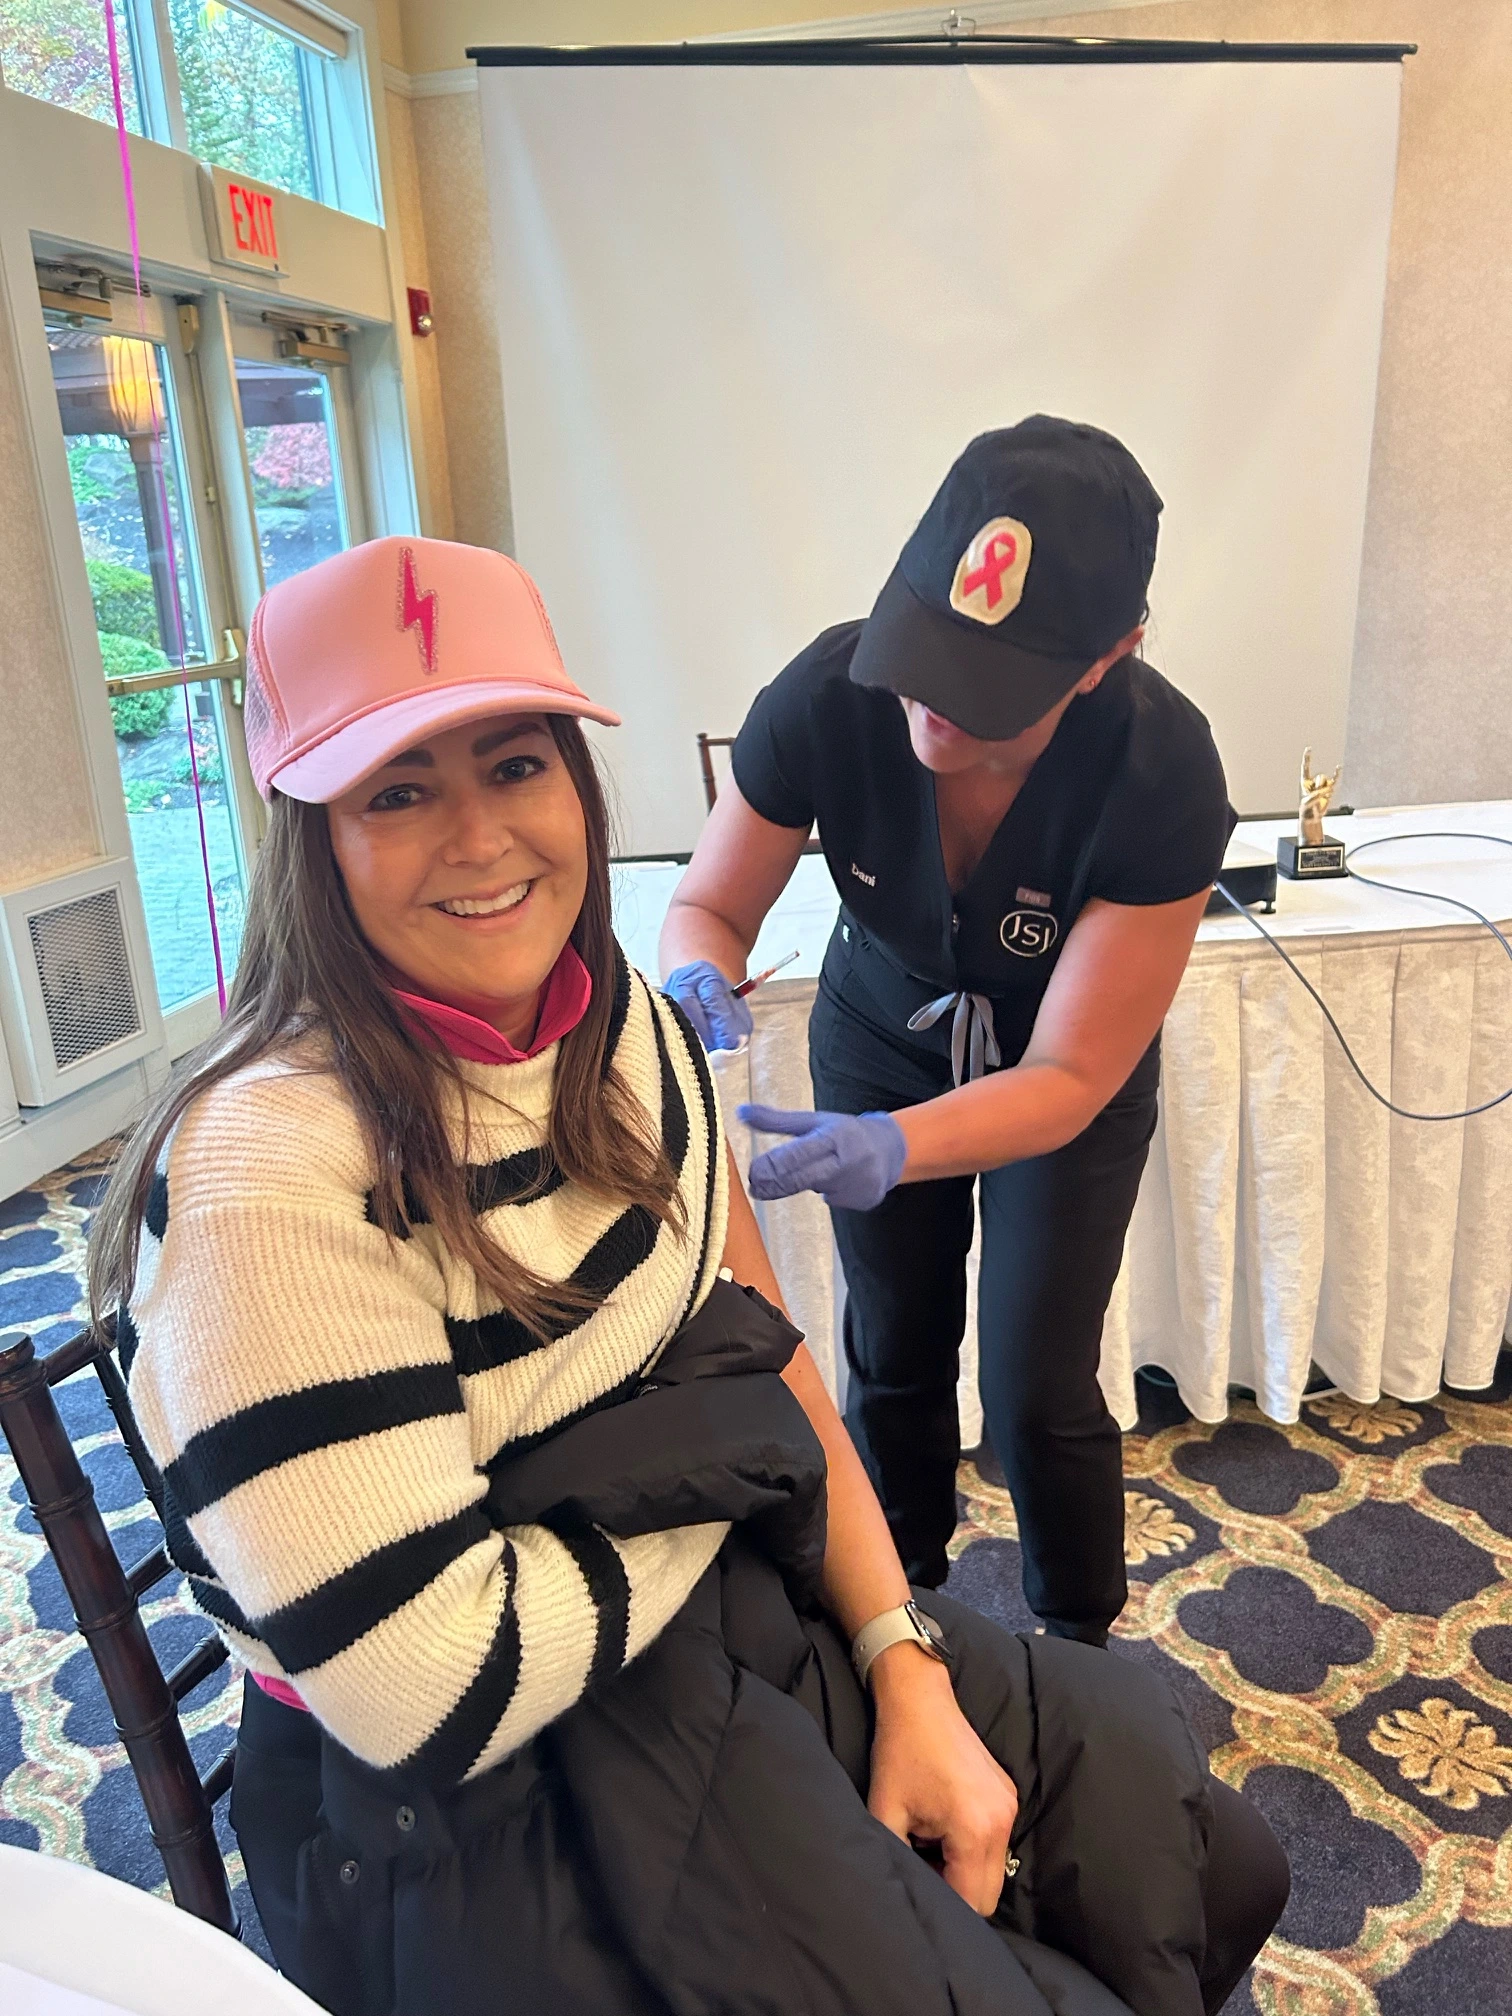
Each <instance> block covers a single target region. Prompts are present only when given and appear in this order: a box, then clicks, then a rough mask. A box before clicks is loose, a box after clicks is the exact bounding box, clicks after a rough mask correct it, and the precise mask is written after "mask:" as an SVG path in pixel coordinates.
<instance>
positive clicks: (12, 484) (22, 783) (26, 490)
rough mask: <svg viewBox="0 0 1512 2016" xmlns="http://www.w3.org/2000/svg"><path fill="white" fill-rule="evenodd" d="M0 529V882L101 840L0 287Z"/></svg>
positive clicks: (66, 859)
mask: <svg viewBox="0 0 1512 2016" xmlns="http://www.w3.org/2000/svg"><path fill="white" fill-rule="evenodd" d="M0 528H3V530H4V534H5V552H6V590H5V620H4V621H3V622H0V888H6V889H9V888H17V887H24V886H25V885H26V884H27V883H31V882H40V881H42V880H44V879H45V878H46V877H47V876H49V875H51V874H55V873H61V872H62V871H63V870H65V869H68V868H76V867H78V866H79V864H80V863H81V862H84V861H88V860H91V859H92V858H93V857H94V856H96V855H97V854H98V853H99V851H100V846H99V837H98V835H97V833H96V830H95V820H94V812H93V809H92V808H93V800H92V797H91V794H90V790H89V785H88V781H87V772H86V769H85V758H84V749H83V744H82V742H81V740H80V736H79V722H78V716H77V714H76V712H75V710H74V697H73V695H74V688H73V681H72V679H71V678H70V676H69V670H68V649H67V645H66V642H65V640H64V635H63V621H62V613H61V611H60V609H59V607H58V601H57V595H56V592H55V588H54V580H53V569H52V560H51V556H50V554H49V552H48V548H47V540H46V533H45V530H44V527H43V523H42V508H41V503H40V500H39V498H38V494H37V477H36V461H35V459H34V457H33V454H32V447H31V437H30V434H29V432H28V430H27V427H26V422H25V415H24V411H23V406H22V391H21V380H20V372H19V368H18V363H17V358H16V352H15V345H14V342H13V332H12V330H11V329H10V327H9V325H8V324H7V322H6V320H5V296H4V292H3V290H0Z"/></svg>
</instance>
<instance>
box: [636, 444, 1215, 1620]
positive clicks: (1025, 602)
mask: <svg viewBox="0 0 1512 2016" xmlns="http://www.w3.org/2000/svg"><path fill="white" fill-rule="evenodd" d="M1160 508H1161V505H1160V499H1159V498H1158V497H1157V495H1156V494H1155V491H1154V489H1153V488H1152V487H1151V484H1150V482H1149V479H1148V478H1147V477H1146V476H1145V474H1144V472H1143V470H1142V469H1141V468H1140V467H1139V465H1138V463H1137V462H1136V461H1135V460H1134V458H1133V456H1132V455H1130V454H1129V452H1128V450H1127V449H1126V448H1124V447H1123V446H1122V445H1121V444H1120V443H1119V442H1117V441H1115V440H1114V439H1113V438H1112V437H1111V436H1110V435H1107V434H1104V433H1101V432H1099V431H1098V430H1097V429H1096V428H1092V427H1085V426H1080V425H1076V424H1073V423H1071V422H1069V421H1065V420H1055V419H1050V418H1047V417H1045V416H1044V415H1036V416H1035V417H1033V418H1031V419H1028V420H1025V421H1023V422H1021V423H1020V424H1019V425H1018V426H1016V427H1010V428H1004V429H1001V430H999V431H997V432H994V433H990V434H984V435H981V436H979V437H978V439H977V440H975V441H973V442H972V443H971V445H970V446H969V447H968V448H967V449H966V451H965V453H964V454H963V455H962V456H961V457H960V459H959V460H958V461H957V462H956V464H955V465H954V467H953V468H952V469H951V470H950V473H949V474H948V475H947V476H946V478H945V481H944V483H943V485H942V486H941V488H940V491H939V493H938V495H937V496H936V497H935V499H934V501H933V503H932V504H931V505H930V507H929V509H928V511H927V512H926V513H925V516H924V518H923V519H922V521H921V522H920V524H919V526H918V528H917V529H916V531H915V532H914V534H913V536H912V537H911V538H910V540H909V541H908V544H907V545H906V546H905V547H904V549H903V553H902V555H901V557H900V559H899V561H898V564H897V566H896V567H895V568H894V569H893V572H892V574H891V576H890V577H889V579H888V581H887V583H886V584H885V586H884V587H883V589H882V592H881V594H880V595H879V597H878V598H877V602H876V606H875V608H874V609H873V610H872V613H871V615H870V616H869V617H868V618H867V619H866V621H865V622H851V623H844V624H840V625H838V626H837V627H836V628H835V629H832V630H827V631H825V632H824V634H823V635H822V636H820V637H818V638H816V639H815V641H814V642H813V643H812V644H811V645H810V646H809V647H808V649H807V650H805V651H803V652H802V653H801V654H800V655H799V656H798V657H797V658H796V659H795V660H794V661H793V663H792V664H791V665H789V666H788V667H787V668H786V670H785V671H783V672H782V673H780V674H779V675H778V677H777V678H776V679H774V680H773V682H772V683H771V685H770V686H767V687H766V688H764V689H763V691H762V692H761V693H760V694H758V696H757V698H756V700H755V703H754V704H753V706H752V708H751V711H750V713H749V714H748V715H747V717H746V721H745V725H744V726H743V728H742V729H741V731H740V735H739V737H738V739H737V740H736V743H735V747H734V751H733V762H732V774H733V782H732V783H731V784H728V785H726V787H725V788H724V789H723V790H721V792H720V794H719V798H718V802H717V804H716V805H715V808H714V810H713V812H712V814H711V815H710V818H709V822H708V825H707V826H706V827H705V829H704V832H703V834H702V836H701V838H700V839H699V842H698V846H697V849H696V851H695V852H694V855H693V859H692V862H691V864H690V865H689V868H688V872H687V874H686V876H685V877H684V878H683V881H682V883H681V885H680V887H679V889H678V892H677V895H676V897H675V898H674V899H673V904H672V908H671V910H670V912H669V914H668V917H667V922H666V927H665V930H664V933H663V937H662V963H663V970H664V971H666V972H667V973H668V975H669V977H668V980H667V982H666V985H667V989H668V991H669V992H670V993H672V994H673V995H674V996H675V997H676V998H678V999H679V1000H680V1001H681V1002H682V1003H683V1005H684V1007H685V1008H686V1009H687V1010H688V1012H689V1014H690V1016H691V1017H692V1019H693V1021H694V1023H695V1025H696V1026H697V1028H698V1030H699V1034H700V1035H701V1036H702V1037H703V1039H704V1041H705V1043H706V1044H707V1045H708V1046H709V1047H710V1048H718V1047H723V1046H727V1045H729V1044H732V1043H734V1042H737V1041H738V1040H739V1038H740V1036H741V1035H742V1034H743V1033H744V1032H745V1031H747V1030H748V1029H749V1027H750V1022H749V1015H748V1013H747V1010H746V1007H745V1003H744V1002H743V1001H741V1000H739V999H737V998H736V997H735V996H734V995H733V993H732V991H731V990H732V987H733V985H734V983H736V982H738V981H739V980H740V979H741V978H742V977H743V975H744V973H745V970H746V960H747V957H748V955H749V952H750V949H751V946H752V944H753V943H754V941H755V938H756V934H757V932H758V930H759V929H760V927H761V923H762V920H763V918H764V917H765V915H766V913H767V911H768V910H769V909H770V907H771V905H772V904H773V903H774V902H775V901H776V899H777V897H778V896H779V895H780V893H781V891H782V889H783V887H784V886H785V884H786V883H787V881H788V878H789V877H790V876H791V874H792V872H793V869H794V867H795V865H796V863H797V861H798V857H799V854H800V852H801V851H802V848H803V846H804V843H805V841H806V840H807V838H808V834H809V831H810V828H811V827H812V826H814V825H815V824H817V826H818V833H819V840H820V843H821V845H822V846H823V849H824V853H825V857H826V859H827V861H828V864H829V868H830V873H831V874H832V875H833V877H834V880H835V886H836V888H837V889H838V890H839V892H840V900H841V911H840V918H839V922H838V923H837V925H836V928H835V933H834V936H833V937H832V939H831V940H830V945H829V949H828V951H827V953H826V955H825V960H824V969H823V972H822V974H821V977H820V981H819V993H818V999H817V1001H816V1003H815V1006H814V1012H813V1016H812V1019H811V1022H810V1026H809V1060H810V1065H811V1069H812V1075H813V1085H814V1106H815V1108H816V1111H815V1112H812V1113H779V1112H774V1111H771V1110H769V1109H764V1108H753V1109H749V1118H750V1119H751V1122H752V1124H753V1125H754V1126H755V1127H756V1128H757V1130H758V1131H759V1132H760V1133H762V1134H763V1135H766V1136H769V1137H770V1136H776V1137H778V1145H776V1146H775V1147H771V1148H769V1149H768V1150H767V1151H766V1153H764V1154H762V1155H760V1156H758V1157H757V1159H756V1161H755V1162H754V1163H753V1164H752V1169H751V1189H752V1192H753V1194H755V1195H757V1196H760V1197H782V1196H789V1195H792V1194H793V1193H794V1192H796V1191H799V1190H816V1191H818V1192H819V1194H820V1195H821V1196H823V1197H824V1198H825V1199H826V1201H827V1202H828V1203H829V1204H830V1206H831V1208H832V1211H833V1217H834V1225H835V1237H836V1240H837V1243H838V1245H839V1249H840V1256H841V1260H842V1263H843V1265H844V1269H845V1279H846V1287H847V1302H846V1310H845V1351H846V1357H847V1361H848V1365H849V1371H850V1382H849V1394H848V1400H847V1412H846V1419H847V1422H848V1425H849V1427H850V1431H851V1434H852V1435H853V1437H854V1438H855V1441H856V1445H857V1447H858V1448H859V1449H860V1451H861V1454H862V1456H863V1458H864V1459H865V1461H866V1464H867V1467H868V1469H869V1471H870V1473H871V1476H872V1479H873V1482H874V1483H875V1485H876V1487H877V1491H878V1494H879V1496H880V1497H881V1500H882V1503H883V1506H884V1508H885V1509H886V1512H887V1517H888V1520H889V1523H890V1525H891V1527H892V1531H893V1536H894V1538H895V1540H896V1542H897V1545H898V1550H899V1552H900V1554H901V1555H902V1557H903V1561H904V1564H905V1566H906V1567H907V1569H908V1573H909V1576H910V1579H911V1580H912V1581H914V1582H916V1583H920V1584H923V1585H925V1586H929V1587H933V1586H935V1585H937V1584H938V1583H940V1582H942V1581H943V1580H944V1579H945V1573H946V1565H947V1564H946V1553H945V1549H946V1544H947V1542H948V1541H949V1539H950V1536H951V1533H952V1531H953V1529H954V1526H955V1516H956V1509H955V1469H956V1460H957V1457H958V1454H959V1437H958V1429H957V1422H956V1402H955V1384H956V1378H957V1358H958V1351H959V1346H960V1342H961V1337H962V1333H963V1330H964V1327H965V1313H966V1257H967V1252H968V1249H969V1247H970V1245H971V1237H972V1203H973V1190H974V1188H975V1187H976V1184H977V1179H978V1178H980V1196H981V1211H982V1251H981V1273H980V1280H979V1290H978V1332H979V1341H980V1365H981V1371H980V1380H981V1393H982V1401H983V1406H984V1410H985V1413H986V1418H987V1426H988V1431H989V1434H990V1437H991V1441H992V1446H993V1448H994V1450H995V1451H996V1453H997V1455H998V1458H999V1460H1000V1461H1001V1463H1002V1466H1003V1469H1004V1472H1005V1473H1006V1476H1007V1480H1008V1484H1009V1488H1010V1490H1011V1491H1012V1494H1013V1501H1014V1506H1015V1509H1016V1511H1017V1514H1018V1522H1019V1531H1020V1536H1021V1541H1022V1550H1023V1567H1024V1591H1025V1595H1026V1597H1027V1599H1028V1601H1029V1604H1030V1606H1031V1607H1032V1608H1033V1610H1034V1611H1035V1612H1036V1614H1037V1615H1038V1616H1039V1617H1040V1618H1042V1619H1043V1621H1044V1624H1045V1627H1046V1629H1047V1630H1049V1631H1052V1632H1055V1633H1057V1634H1059V1635H1062V1636H1066V1637H1076V1638H1082V1639H1086V1640H1089V1641H1091V1642H1093V1643H1098V1644H1100V1643H1102V1642H1103V1641H1104V1640H1105V1639H1106V1636H1107V1632H1108V1627H1109V1625H1110V1624H1111V1623H1112V1621H1113V1619H1114V1618H1115V1617H1116V1616H1117V1615H1118V1613H1119V1611H1120V1610H1121V1609H1122V1607H1123V1604H1124V1600H1125V1597H1126V1594H1127V1589H1126V1585H1125V1581H1124V1566H1123V1477H1122V1461H1121V1450H1120V1441H1119V1433H1118V1428H1117V1424H1116V1423H1115V1422H1114V1420H1113V1418H1112V1416H1111V1415H1110V1414H1109V1412H1108V1409H1107V1406H1106V1404H1105V1403H1104V1400H1103V1397H1102V1392H1101V1389H1100V1387H1099V1385H1098V1380H1097V1366H1098V1357H1099V1352H1100V1347H1101V1338H1102V1325H1103V1317H1104V1315H1105V1313H1106V1310H1107V1305H1108V1299H1109V1296H1110V1295H1111V1293H1112V1289H1113V1282H1114V1279H1115V1277H1116V1275H1117V1272H1118V1267H1119V1261H1120V1257H1121V1254H1122V1251H1123V1242H1124V1235H1125V1232H1126V1231H1127V1228H1128V1223H1129V1218H1130V1214H1131V1213H1132V1211H1133V1208H1134V1199H1135V1194H1136V1192H1137V1190H1138V1187H1139V1179H1140V1174H1141V1172H1142V1170H1143V1168H1144V1163H1145V1157H1146V1153H1147V1151H1148V1147H1149V1141H1150V1135H1151V1133H1152V1131H1153V1129H1154V1125H1155V1099H1156V1084H1157V1079H1158V1076H1159V1068H1160V1025H1161V1022H1162V1020H1163V1019H1164V1017H1165V1013H1166V1010H1167V1008H1168V1007H1169V1006H1170V1003H1171V1000H1172V997H1173V996H1174V994H1175V992H1176V988H1177V984H1178V982H1179V981H1180V979H1181V975H1182V971H1183V969H1184V967H1185V965H1186V962H1187V957H1188V954H1189V953H1190V951H1191V947H1192V941H1193V938H1194V936H1195V934H1196V930H1197V923H1198V919H1199V918H1200V917H1201V915H1202V911H1203V906H1204V904H1205V902H1206V900H1207V896H1208V891H1209V889H1210V887H1211V885H1212V882H1213V879H1214V877H1215V876H1216V874H1217V873H1218V869H1219V866H1220V864H1221V862H1222V859H1223V851H1224V847H1225V844H1226V842H1227V839H1228V835H1229V832H1230V831H1231V829H1232V825H1233V814H1232V812H1231V811H1230V809H1229V804H1228V796H1227V791H1226V789H1225V785H1224V777H1223V770H1222V766H1221V764H1220V763H1219V760H1218V754H1217V751H1216V749H1215V748H1214V746H1213V739H1212V735H1211V733H1210V731H1209V729H1208V724H1207V722H1206V720H1205V719H1204V718H1203V716H1202V714H1201V713H1199V711H1198V710H1197V708H1196V707H1194V706H1193V705H1192V703H1191V702H1190V701H1189V700H1187V699H1186V698H1185V697H1184V696H1183V695H1182V694H1180V693H1178V692H1177V691H1176V689H1175V688H1174V687H1173V686H1171V685H1170V684H1169V683H1168V682H1167V681H1166V680H1165V679H1164V678H1162V677H1161V675H1160V674H1159V673H1158V672H1156V671H1155V670H1153V669H1152V668H1151V667H1150V666H1148V665H1146V664H1144V663H1143V662H1142V661H1141V660H1140V659H1139V658H1138V657H1137V656H1136V655H1135V653H1136V651H1137V649H1138V646H1139V643H1140V640H1141V638H1142V636H1143V622H1144V616H1145V592H1146V589H1147V587H1148V584H1149V579H1150V572H1151V569H1152V567H1153V566H1154V561H1155V540H1156V531H1157V526H1158V520H1159V513H1160Z"/></svg>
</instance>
